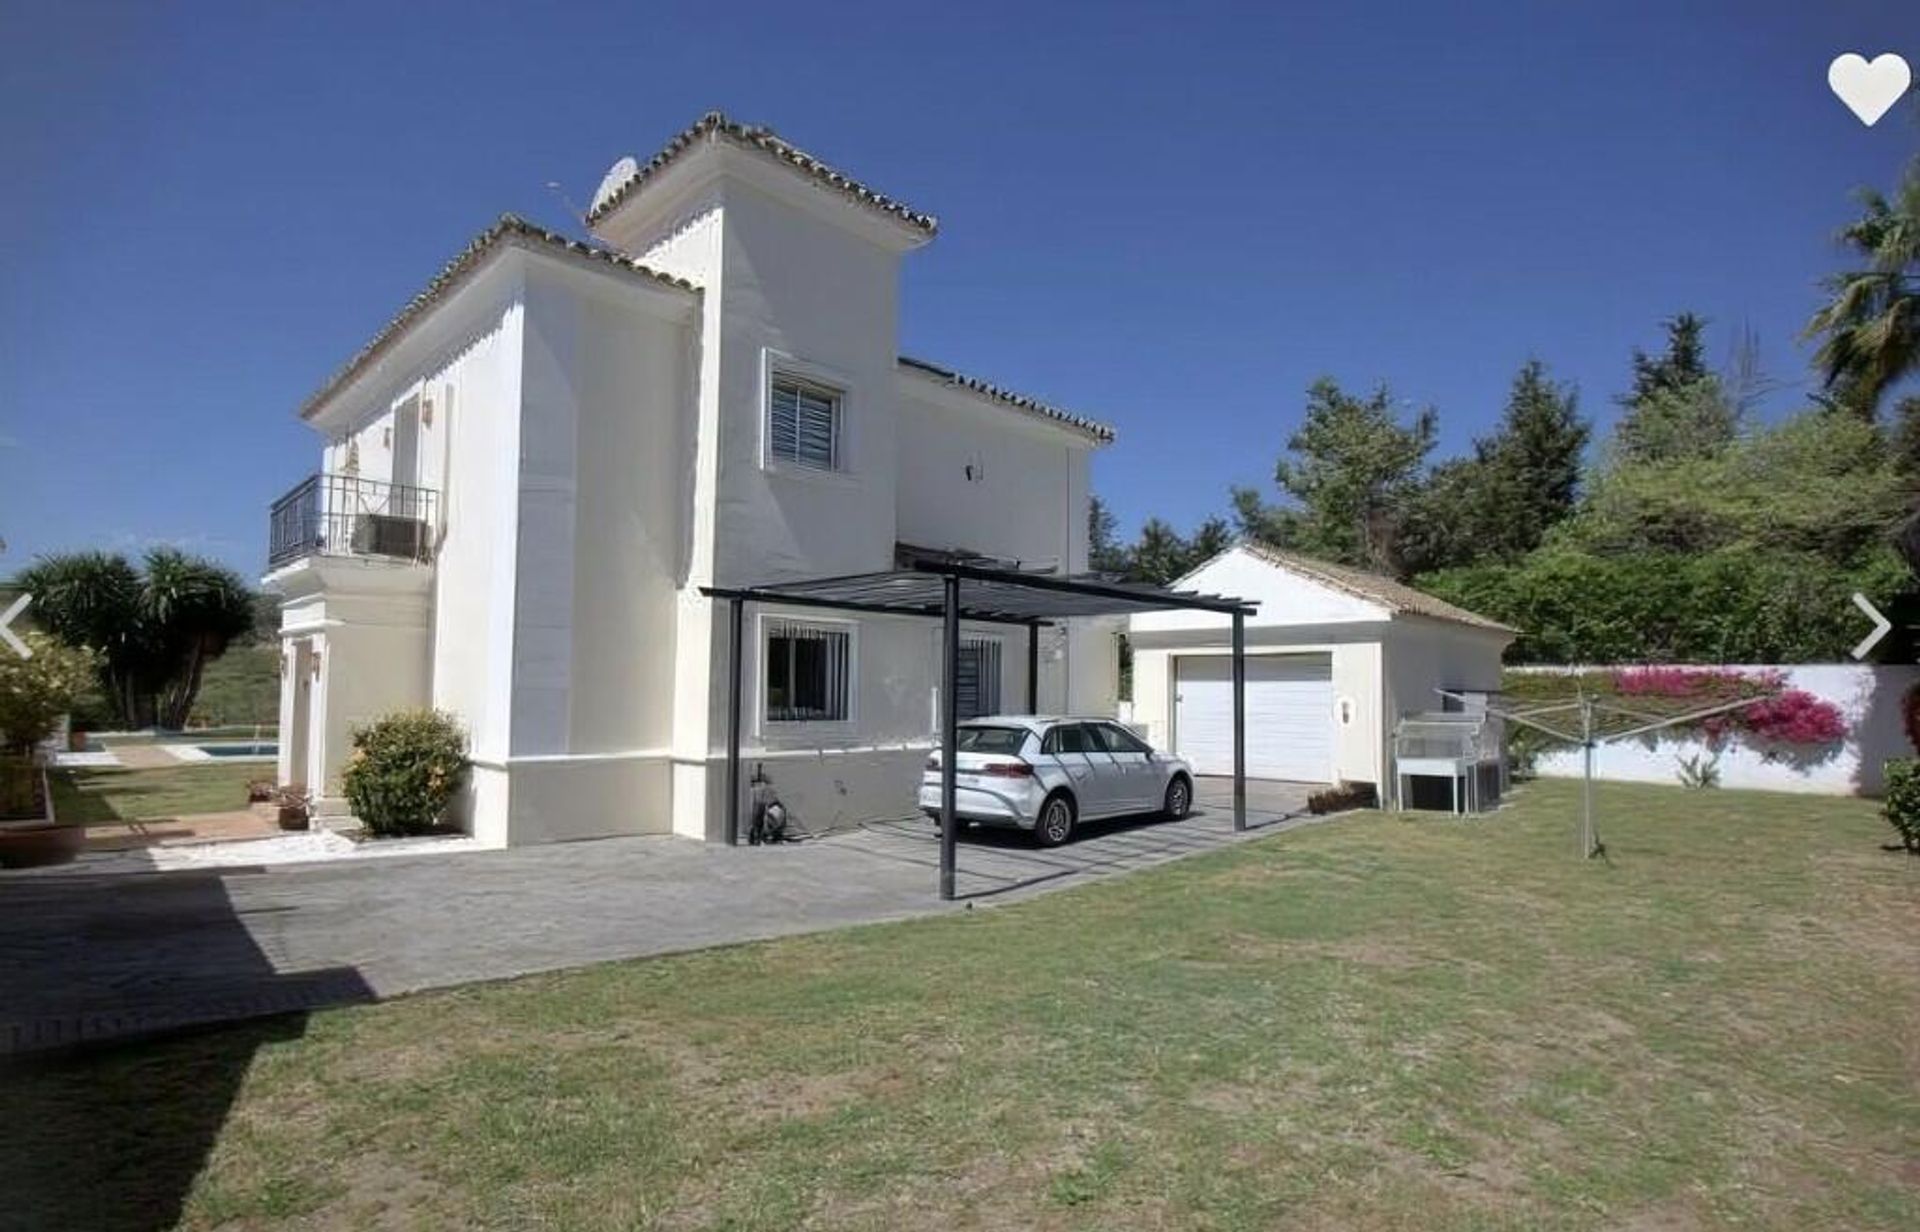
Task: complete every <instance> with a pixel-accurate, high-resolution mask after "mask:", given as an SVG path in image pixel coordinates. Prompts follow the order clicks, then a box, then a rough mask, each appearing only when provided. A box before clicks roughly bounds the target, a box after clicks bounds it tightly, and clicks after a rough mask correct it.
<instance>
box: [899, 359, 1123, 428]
mask: <svg viewBox="0 0 1920 1232" xmlns="http://www.w3.org/2000/svg"><path fill="white" fill-rule="evenodd" d="M900 366H901V367H903V368H912V369H914V370H915V371H918V372H922V373H925V374H926V375H928V376H930V377H933V378H934V379H935V380H937V381H944V382H945V383H947V384H948V385H954V386H958V387H959V388H961V389H968V390H972V391H973V392H974V393H976V394H980V395H981V396H982V397H986V398H991V399H993V400H994V401H995V402H999V403H1001V404H1003V405H1006V406H1010V407H1013V408H1014V409H1016V410H1021V411H1025V412H1027V413H1028V414H1029V415H1038V416H1040V417H1041V418H1043V419H1050V420H1053V421H1054V422H1055V423H1059V424H1063V425H1065V426H1066V427H1069V428H1073V429H1075V430H1076V431H1078V432H1081V433H1083V434H1084V435H1086V436H1089V437H1092V438H1093V439H1094V440H1096V441H1099V442H1100V443H1101V444H1103V445H1106V444H1111V443H1112V442H1113V429H1112V428H1111V427H1109V426H1107V425H1106V424H1103V423H1101V422H1100V421H1099V420H1097V419H1088V418H1087V417H1086V416H1084V415H1076V414H1074V413H1073V412H1072V411H1063V410H1061V409H1060V408H1059V407H1057V406H1049V405H1048V404H1047V403H1045V402H1042V401H1040V400H1039V399H1038V398H1029V397H1028V396H1027V395H1025V394H1017V393H1014V392H1013V391H1012V390H1007V389H1002V388H1000V387H999V386H998V385H994V384H991V383H989V382H987V381H983V380H981V379H980V378H979V377H975V376H966V375H964V374H963V373H959V372H955V371H954V370H953V369H951V368H943V367H941V366H940V365H939V364H935V363H929V362H928V361H927V360H924V359H914V358H913V357H912V356H908V355H902V356H901V357H900Z"/></svg>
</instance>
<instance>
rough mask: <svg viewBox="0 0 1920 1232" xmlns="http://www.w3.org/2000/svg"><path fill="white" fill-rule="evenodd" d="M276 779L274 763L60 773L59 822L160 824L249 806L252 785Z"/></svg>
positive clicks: (54, 780) (53, 783)
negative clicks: (169, 820) (249, 785)
mask: <svg viewBox="0 0 1920 1232" xmlns="http://www.w3.org/2000/svg"><path fill="white" fill-rule="evenodd" d="M272 777H273V765H272V764H271V763H269V762H239V763H234V762H210V763H209V762H200V763H195V764H186V763H182V764H181V765H178V766H163V767H157V768H154V769H151V770H104V769H102V770H54V771H52V772H50V773H49V774H48V775H47V783H48V786H49V787H51V789H52V791H53V816H54V820H56V821H60V822H63V823H66V824H69V825H82V826H91V825H100V824H103V823H108V822H120V821H157V820H159V819H161V818H165V817H178V816H180V815H182V814H184V813H225V812H230V811H232V810H234V809H243V808H245V807H247V784H248V783H249V782H251V781H252V780H254V779H270V778H272Z"/></svg>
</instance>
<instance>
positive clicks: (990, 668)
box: [953, 638, 1000, 719]
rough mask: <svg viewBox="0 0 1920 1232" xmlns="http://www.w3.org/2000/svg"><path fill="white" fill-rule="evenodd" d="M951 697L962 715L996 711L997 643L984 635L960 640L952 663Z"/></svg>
mask: <svg viewBox="0 0 1920 1232" xmlns="http://www.w3.org/2000/svg"><path fill="white" fill-rule="evenodd" d="M954 666H955V668H956V671H957V678H956V680H955V682H954V684H955V688H954V691H953V696H954V700H955V702H956V703H957V705H958V707H959V710H960V717H961V718H962V719H977V718H979V717H980V716H981V715H983V714H999V713H1000V643H999V642H997V641H991V640H988V639H985V638H981V639H976V640H972V641H968V640H964V639H963V640H962V641H961V643H960V658H959V661H958V662H957V663H956V664H955V665H954Z"/></svg>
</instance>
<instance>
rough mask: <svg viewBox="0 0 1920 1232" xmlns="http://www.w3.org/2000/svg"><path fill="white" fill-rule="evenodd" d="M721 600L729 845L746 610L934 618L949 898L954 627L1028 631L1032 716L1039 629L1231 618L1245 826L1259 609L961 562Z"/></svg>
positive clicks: (710, 589) (735, 817) (751, 591)
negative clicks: (1161, 616) (1130, 619)
mask: <svg viewBox="0 0 1920 1232" xmlns="http://www.w3.org/2000/svg"><path fill="white" fill-rule="evenodd" d="M701 593H703V594H705V595H707V596H708V597H710V598H714V599H724V600H726V602H727V606H728V613H727V629H728V633H727V831H726V837H727V843H728V844H729V845H733V844H736V843H738V842H739V841H740V686H741V680H740V668H741V640H742V630H743V628H744V626H745V611H746V605H747V604H749V603H765V604H773V605H777V606H781V607H814V608H830V609H833V610H836V611H844V612H869V613H873V614H876V615H883V616H920V617H926V618H933V617H939V618H940V619H941V620H942V621H943V624H944V631H945V636H944V637H943V638H942V647H943V649H942V659H943V663H942V667H941V686H940V816H941V824H940V897H941V898H943V899H951V898H952V897H953V883H954V860H955V850H956V838H957V835H958V832H959V827H958V826H957V825H955V824H953V821H952V818H953V816H954V812H955V799H956V787H955V783H954V770H955V764H956V761H957V760H958V759H957V757H956V756H955V748H954V744H955V740H956V729H957V728H958V726H959V722H960V717H959V712H958V710H959V691H958V688H957V683H958V680H959V672H960V669H959V660H960V622H961V621H962V620H973V621H981V622H986V623H993V624H1008V625H1024V626H1026V630H1027V712H1028V713H1029V714H1037V713H1039V686H1038V683H1037V682H1038V679H1039V674H1040V672H1039V668H1040V641H1039V630H1040V629H1042V628H1043V627H1046V626H1049V625H1052V624H1054V623H1056V622H1058V621H1060V620H1065V619H1070V618H1072V617H1076V616H1125V615H1131V614H1133V613H1135V612H1167V611H1183V610H1184V611H1202V612H1218V613H1220V614H1221V615H1224V616H1229V617H1231V618H1232V620H1233V828H1234V829H1235V830H1244V829H1246V826H1247V757H1246V747H1247V742H1246V683H1247V673H1246V618H1247V617H1248V616H1250V615H1252V614H1253V613H1254V612H1255V610H1256V609H1257V605H1256V604H1254V603H1250V602H1247V601H1246V600H1242V599H1233V598H1228V597H1226V596H1222V595H1203V594H1197V593H1195V592H1192V591H1179V590H1169V589H1168V588H1166V587H1164V586H1152V585H1147V584H1145V583H1141V582H1116V581H1111V580H1109V579H1107V578H1104V577H1099V576H1094V575H1072V576H1063V575H1060V574H1054V573H1041V572H1035V571H1030V570H1023V569H1009V568H1004V567H996V566H992V565H986V564H976V563H966V562H965V561H960V560H920V561H915V562H913V563H912V564H910V565H908V566H906V567H903V568H899V569H890V570H886V571H883V572H879V573H858V574H850V575H847V576H844V577H830V578H817V579H813V580H809V581H801V582H773V583H769V584H767V585H764V586H748V587H724V586H704V587H701Z"/></svg>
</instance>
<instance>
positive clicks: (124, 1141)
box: [0, 873, 374, 1232]
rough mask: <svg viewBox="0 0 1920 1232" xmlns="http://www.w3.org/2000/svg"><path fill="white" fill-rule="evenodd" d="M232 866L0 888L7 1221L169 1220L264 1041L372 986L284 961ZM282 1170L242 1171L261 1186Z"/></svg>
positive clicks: (147, 1225)
mask: <svg viewBox="0 0 1920 1232" xmlns="http://www.w3.org/2000/svg"><path fill="white" fill-rule="evenodd" d="M226 881H227V878H226V877H225V876H209V875H205V874H197V873H196V874H143V875H137V876H131V877H78V876H70V877H67V876H63V877H50V878H42V879H37V880H36V881H35V882H33V883H31V884H16V885H15V886H10V887H8V888H7V894H6V896H5V897H4V898H0V987H5V988H6V989H7V990H8V991H7V996H6V1000H5V1002H4V1004H0V1226H5V1227H25V1228H63V1229H64V1228H74V1229H80V1228H86V1229H103V1230H106V1232H121V1230H126V1232H132V1230H134V1229H152V1228H170V1227H173V1226H174V1225H175V1224H176V1223H177V1222H178V1221H179V1220H180V1218H181V1215H182V1212H183V1210H184V1208H185V1205H186V1200H187V1198H188V1196H189V1194H191V1193H192V1191H193V1187H194V1183H195V1180H196V1178H197V1177H199V1176H200V1175H201V1173H202V1172H203V1171H204V1170H205V1168H206V1165H207V1163H208V1160H209V1158H210V1156H211V1154H212V1151H213V1149H214V1147H215V1145H216V1143H217V1142H218V1141H219V1138H220V1135H221V1132H222V1130H223V1128H224V1127H225V1125H226V1122H227V1118H228V1114H229V1112H230V1110H231V1108H232V1106H233V1104H234V1102H235V1099H236V1097H237V1095H238V1093H239V1091H240V1089H241V1086H242V1084H243V1083H244V1081H245V1079H246V1075H247V1073H248V1070H249V1068H250V1067H251V1066H252V1065H253V1064H254V1061H255V1057H256V1054H257V1053H258V1052H259V1050H260V1049H262V1048H264V1047H269V1046H271V1045H274V1044H277V1043H280V1042H283V1041H290V1040H295V1039H298V1038H300V1036H301V1035H302V1034H303V1033H304V1031H305V1026H306V1012H307V1011H309V1010H312V1009H316V1008H319V1007H321V1006H327V1005H340V1004H349V1003H360V1002H368V1001H371V1000H373V999H374V997H373V992H372V989H371V988H370V987H369V986H368V985H367V984H366V983H365V981H364V980H362V979H361V978H360V976H359V974H358V972H357V971H355V970H354V969H352V968H329V969H325V970H318V971H296V972H284V973H283V972H280V971H277V970H276V969H275V967H274V964H273V962H272V960H271V959H270V958H269V957H268V956H267V954H266V953H265V952H264V951H263V950H262V949H261V947H260V945H259V944H258V943H257V942H256V941H255V939H254V937H253V935H252V933H251V931H250V930H249V928H248V925H247V920H246V919H245V918H244V917H245V916H247V915H256V916H258V915H267V914H271V913H272V910H273V909H272V908H265V909H261V910H255V911H251V912H249V911H246V910H244V909H243V908H242V907H239V906H237V905H236V904H235V903H234V902H233V900H232V898H231V897H230V896H229V894H228V892H227V888H226ZM236 1020H238V1022H239V1025H231V1026H224V1025H223V1026H220V1027H217V1028H215V1029H212V1030H207V1029H205V1028H206V1027H207V1026H209V1025H210V1024H215V1023H231V1022H235V1021H236ZM196 1028H200V1029H196ZM291 1183H292V1182H291V1181H290V1180H289V1179H288V1178H285V1177H278V1176H273V1175H267V1176H259V1175H253V1176H248V1177H246V1178H245V1179H244V1181H243V1185H244V1186H245V1188H246V1189H247V1191H248V1193H249V1194H250V1195H251V1196H252V1197H253V1198H254V1199H255V1200H258V1201H261V1202H267V1203H272V1202H273V1201H275V1195H276V1193H278V1192H279V1191H280V1190H281V1189H283V1188H284V1187H286V1186H288V1185H290V1184H291Z"/></svg>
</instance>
